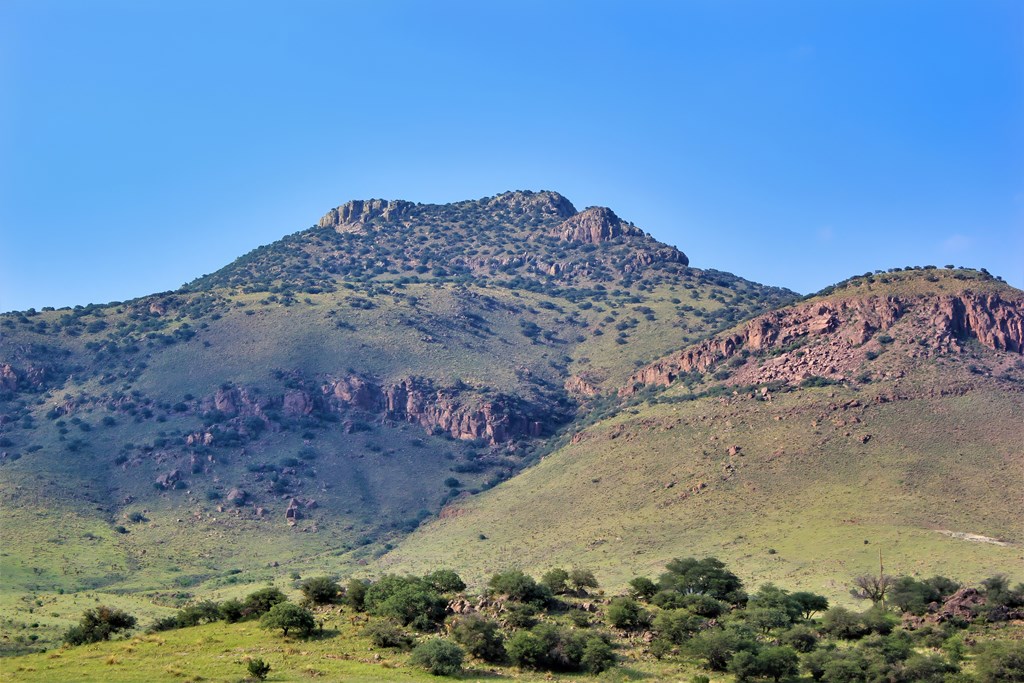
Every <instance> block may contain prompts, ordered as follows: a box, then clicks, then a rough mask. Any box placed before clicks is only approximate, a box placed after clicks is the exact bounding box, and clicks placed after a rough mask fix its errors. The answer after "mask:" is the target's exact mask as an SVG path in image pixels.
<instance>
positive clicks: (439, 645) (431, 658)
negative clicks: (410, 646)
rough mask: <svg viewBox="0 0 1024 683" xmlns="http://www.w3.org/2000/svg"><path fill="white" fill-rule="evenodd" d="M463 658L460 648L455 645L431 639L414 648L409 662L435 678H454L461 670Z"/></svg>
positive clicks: (442, 640) (438, 639)
mask: <svg viewBox="0 0 1024 683" xmlns="http://www.w3.org/2000/svg"><path fill="white" fill-rule="evenodd" d="M463 657H464V653H463V651H462V648H460V647H459V646H458V645H456V644H455V643H453V642H451V641H448V640H444V639H443V638H431V639H430V640H428V641H426V642H423V643H421V644H419V645H417V646H416V649H415V650H413V651H412V657H410V658H409V662H410V663H411V664H413V665H414V666H419V667H423V668H424V669H426V670H427V671H429V672H430V673H432V674H434V675H435V676H454V675H455V674H457V673H459V672H460V671H461V670H462V660H463Z"/></svg>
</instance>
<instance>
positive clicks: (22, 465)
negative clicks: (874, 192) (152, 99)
mask: <svg viewBox="0 0 1024 683" xmlns="http://www.w3.org/2000/svg"><path fill="white" fill-rule="evenodd" d="M795 298H796V295H795V294H794V293H793V292H790V291H788V290H784V289H779V288H774V287H766V286H763V285H759V284H756V283H753V282H749V281H747V280H743V279H742V278H738V277H736V276H733V275H730V274H728V273H722V272H718V271H714V270H700V269H696V268H691V267H689V265H688V258H687V257H686V256H685V255H684V254H683V253H682V252H681V251H679V250H678V249H676V248H674V247H671V246H668V245H665V244H662V243H660V242H658V241H656V240H655V239H653V238H652V237H650V236H649V235H647V234H646V233H645V232H643V231H642V230H640V229H639V228H637V227H636V226H634V225H632V224H631V223H629V222H628V221H624V220H622V219H620V218H619V217H618V216H616V215H615V214H614V213H613V212H612V211H611V210H610V209H607V208H601V207H592V208H588V209H585V210H583V211H577V210H576V209H575V207H573V205H572V204H571V203H570V202H569V201H568V200H567V199H565V198H564V197H562V196H561V195H558V194H556V193H553V192H510V193H506V194H502V195H498V196H496V197H491V198H485V199H481V200H476V201H466V202H459V203H456V204H448V205H421V204H412V203H409V202H402V201H384V200H365V201H352V202H349V203H347V204H344V205H342V206H339V207H337V208H335V209H332V210H330V211H329V212H328V213H327V214H326V215H325V216H323V217H322V218H321V219H320V220H319V222H318V223H317V225H314V226H312V227H310V228H309V229H306V230H303V231H300V232H297V233H295V234H292V235H290V236H288V237H286V238H284V239H282V240H280V241H278V242H275V243H273V244H271V245H268V246H265V247H261V248H259V249H257V250H255V251H253V252H252V253H250V254H247V255H246V256H243V257H242V258H240V259H238V260H236V261H235V262H234V263H232V264H229V265H228V266H227V267H225V268H224V269H222V270H220V271H218V272H216V273H213V274H210V275H207V276H204V277H202V278H200V279H198V280H196V281H195V282H192V283H190V284H188V285H186V286H184V287H182V288H181V289H180V290H177V291H173V292H164V293H160V294H154V295H152V296H147V297H143V298H140V299H136V300H132V301H126V302H113V303H110V304H106V305H90V306H78V307H75V308H67V309H60V310H53V309H43V310H42V311H34V310H29V311H24V312H18V313H11V314H6V315H3V316H0V484H2V486H0V508H2V509H3V521H2V524H3V531H4V537H5V539H8V538H10V539H16V541H15V542H13V543H5V547H4V549H3V551H2V556H0V560H2V571H0V589H2V591H0V593H2V596H3V597H2V598H0V601H2V602H0V608H2V609H3V610H4V612H5V614H13V615H16V617H12V618H11V619H10V620H9V621H8V622H5V625H4V626H3V627H2V628H3V630H4V632H5V634H7V635H10V634H11V633H13V632H14V630H17V628H18V625H19V624H20V625H21V626H25V625H26V624H28V623H30V622H37V621H38V622H39V623H41V624H42V625H41V626H40V628H42V629H43V632H47V631H46V629H51V631H48V632H49V633H53V632H55V630H56V629H58V628H60V627H62V626H65V625H67V624H68V623H69V622H68V619H69V617H70V616H71V615H77V614H78V612H80V609H78V608H77V607H76V606H75V605H76V603H75V600H77V596H79V595H84V594H86V593H84V592H88V591H102V592H103V593H105V594H107V595H112V594H116V595H122V596H125V597H124V598H123V599H124V600H129V601H135V602H132V603H131V604H134V605H136V606H138V605H143V606H144V608H145V609H149V610H154V611H155V613H159V610H160V609H161V608H162V606H168V605H174V604H179V603H181V602H182V601H185V600H188V599H190V598H192V597H194V596H195V595H196V594H198V593H202V592H204V591H211V590H230V589H231V588H232V587H233V586H239V585H243V584H247V583H252V582H257V581H263V580H266V579H269V578H273V577H275V576H279V575H280V574H281V572H289V571H297V570H299V569H300V568H301V570H302V571H303V572H305V571H307V570H311V568H313V567H322V568H323V569H324V570H327V571H334V572H337V571H345V572H347V571H351V570H353V569H354V568H357V567H360V566H362V565H364V564H366V563H368V562H372V561H373V560H374V559H375V558H376V557H377V556H379V555H380V554H381V553H383V552H385V551H387V550H388V549H390V548H392V547H393V546H394V544H395V543H397V542H398V540H399V539H400V538H402V537H403V536H404V535H405V534H407V533H409V532H410V531H412V530H414V529H415V528H416V527H417V526H418V525H419V524H420V523H421V522H422V521H423V520H424V519H427V518H429V517H431V516H432V515H435V514H437V513H438V512H439V511H440V510H441V509H442V507H443V506H444V505H445V504H446V503H450V502H451V501H453V500H459V501H462V500H464V499H465V498H466V497H472V496H476V495H479V494H480V493H481V492H483V491H486V490H488V489H490V488H492V487H494V486H496V485H498V484H499V483H501V482H503V481H506V480H509V479H512V478H514V477H515V476H516V475H517V473H519V472H521V471H522V470H524V469H525V468H527V467H528V466H529V465H531V464H533V463H535V462H536V461H537V459H538V458H539V457H540V456H541V454H543V453H544V452H546V450H547V448H548V444H549V443H551V439H552V438H553V437H555V436H557V435H558V434H561V433H562V432H564V431H565V430H567V429H570V425H571V424H572V423H573V421H574V420H577V419H580V418H581V416H583V415H585V414H591V413H592V412H593V408H592V406H593V405H595V404H597V403H602V402H603V404H606V406H612V405H614V404H615V402H616V401H617V400H618V399H617V398H616V397H615V391H616V389H617V388H618V387H620V386H622V385H623V384H624V383H626V382H627V381H628V379H629V377H630V376H631V375H632V374H633V373H635V372H636V371H637V369H638V368H640V367H644V366H646V364H648V363H650V362H652V361H655V360H656V359H657V358H660V357H663V356H665V355H666V354H668V353H670V352H672V351H674V350H675V349H678V348H679V347H680V346H684V345H687V344H692V343H696V342H699V341H700V340H702V339H705V338H707V337H709V336H710V335H712V334H714V333H716V332H720V331H722V330H724V329H727V328H729V327H731V326H733V325H734V324H736V323H737V322H738V321H741V320H744V319H747V318H750V317H752V316H755V315H757V314H760V313H763V312H765V311H768V310H772V309H775V308H777V307H779V306H781V305H784V304H786V303H788V302H791V301H793V300H794V299H795ZM88 594H90V595H91V593H88ZM41 596H45V601H46V604H47V609H46V612H45V613H46V615H49V616H42V615H40V614H39V612H38V611H36V610H35V607H36V606H37V605H35V601H37V600H42V599H43V598H42V597H41ZM30 615H31V616H30Z"/></svg>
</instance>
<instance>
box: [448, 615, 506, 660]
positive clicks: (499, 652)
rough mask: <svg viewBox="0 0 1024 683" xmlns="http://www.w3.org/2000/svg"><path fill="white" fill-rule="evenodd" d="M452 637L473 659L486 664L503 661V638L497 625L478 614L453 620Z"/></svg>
mask: <svg viewBox="0 0 1024 683" xmlns="http://www.w3.org/2000/svg"><path fill="white" fill-rule="evenodd" d="M452 636H453V637H454V638H455V640H456V641H457V642H458V643H459V644H461V645H463V646H464V647H465V648H466V651H467V652H469V654H471V655H472V656H474V657H477V658H479V659H482V660H484V661H487V662H501V661H504V660H505V657H506V653H505V638H504V636H503V635H502V634H501V629H500V628H499V626H498V624H497V623H496V622H494V621H491V620H490V619H487V618H485V617H483V616H481V615H479V614H470V615H468V616H465V617H460V618H458V619H456V620H455V624H454V625H453V627H452Z"/></svg>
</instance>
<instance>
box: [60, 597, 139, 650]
mask: <svg viewBox="0 0 1024 683" xmlns="http://www.w3.org/2000/svg"><path fill="white" fill-rule="evenodd" d="M135 623H136V620H135V617H133V616H132V615H130V614H128V613H127V612H125V611H123V610H119V609H116V608H114V607H108V606H106V605H100V606H99V607H96V608H93V609H87V610H85V612H83V613H82V618H81V620H79V622H78V626H72V627H71V628H69V629H68V630H67V632H66V633H65V634H64V642H65V643H67V644H68V645H84V644H86V643H98V642H100V641H101V640H110V636H112V635H114V634H115V633H118V632H120V631H125V630H127V629H130V628H132V627H133V626H135Z"/></svg>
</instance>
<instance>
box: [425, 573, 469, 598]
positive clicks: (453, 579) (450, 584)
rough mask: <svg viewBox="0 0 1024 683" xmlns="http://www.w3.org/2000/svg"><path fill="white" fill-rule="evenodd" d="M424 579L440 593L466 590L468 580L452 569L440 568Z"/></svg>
mask: <svg viewBox="0 0 1024 683" xmlns="http://www.w3.org/2000/svg"><path fill="white" fill-rule="evenodd" d="M423 580H424V581H425V582H426V583H427V584H428V585H429V586H430V587H431V588H433V589H434V590H435V591H437V592H438V593H458V592H459V591H463V590H466V582H465V581H463V580H462V577H461V576H459V575H458V574H456V573H455V572H453V571H452V570H451V569H438V570H437V571H436V572H431V573H430V574H427V575H426V576H424V577H423Z"/></svg>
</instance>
